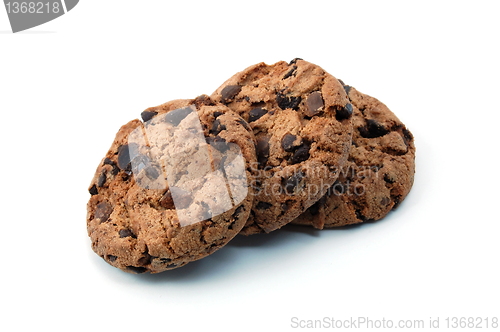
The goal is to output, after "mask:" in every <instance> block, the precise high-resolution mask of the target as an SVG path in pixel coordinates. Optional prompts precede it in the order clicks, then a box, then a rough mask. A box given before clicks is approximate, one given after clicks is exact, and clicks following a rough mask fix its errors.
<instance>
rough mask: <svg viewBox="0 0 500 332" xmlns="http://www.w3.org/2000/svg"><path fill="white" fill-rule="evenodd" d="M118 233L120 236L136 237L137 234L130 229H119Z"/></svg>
mask: <svg viewBox="0 0 500 332" xmlns="http://www.w3.org/2000/svg"><path fill="white" fill-rule="evenodd" d="M118 234H119V235H120V238H124V237H131V238H134V239H137V236H135V234H134V233H133V232H132V231H131V230H130V229H120V231H119V232H118Z"/></svg>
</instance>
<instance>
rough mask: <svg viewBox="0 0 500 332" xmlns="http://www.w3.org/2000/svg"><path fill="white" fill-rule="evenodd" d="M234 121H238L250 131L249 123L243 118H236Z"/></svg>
mask: <svg viewBox="0 0 500 332" xmlns="http://www.w3.org/2000/svg"><path fill="white" fill-rule="evenodd" d="M236 122H238V123H239V124H240V125H242V126H243V128H245V130H246V131H252V128H250V125H249V124H248V123H247V122H246V121H245V120H243V119H238V120H236Z"/></svg>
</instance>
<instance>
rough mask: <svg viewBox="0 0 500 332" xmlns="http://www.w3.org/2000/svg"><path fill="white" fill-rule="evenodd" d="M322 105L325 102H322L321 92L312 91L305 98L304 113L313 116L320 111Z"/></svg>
mask: <svg viewBox="0 0 500 332" xmlns="http://www.w3.org/2000/svg"><path fill="white" fill-rule="evenodd" d="M324 106H325V103H324V102H323V97H322V96H321V92H319V91H314V92H313V93H311V94H310V95H309V96H308V97H307V99H306V108H305V110H304V114H305V115H306V116H309V117H312V116H315V115H316V114H318V113H319V112H320V111H321V109H322V108H323V107H324Z"/></svg>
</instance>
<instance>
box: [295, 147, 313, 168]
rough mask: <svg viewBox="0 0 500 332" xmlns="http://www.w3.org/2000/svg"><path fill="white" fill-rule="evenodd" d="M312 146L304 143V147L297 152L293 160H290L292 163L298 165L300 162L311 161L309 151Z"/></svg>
mask: <svg viewBox="0 0 500 332" xmlns="http://www.w3.org/2000/svg"><path fill="white" fill-rule="evenodd" d="M310 148H311V146H310V145H309V144H308V143H304V144H303V145H302V146H300V147H299V148H298V149H297V151H295V153H294V154H293V156H292V158H290V163H291V164H292V165H293V164H298V163H300V162H303V161H306V160H307V159H309V149H310Z"/></svg>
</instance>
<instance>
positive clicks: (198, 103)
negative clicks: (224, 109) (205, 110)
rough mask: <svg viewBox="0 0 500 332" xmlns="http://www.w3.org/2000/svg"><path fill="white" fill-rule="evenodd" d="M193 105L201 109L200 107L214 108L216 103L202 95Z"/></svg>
mask: <svg viewBox="0 0 500 332" xmlns="http://www.w3.org/2000/svg"><path fill="white" fill-rule="evenodd" d="M193 103H194V104H195V105H196V106H197V108H200V106H214V105H215V103H214V101H213V100H212V99H211V98H210V97H209V96H207V95H200V96H198V97H196V98H195V99H194V100H193Z"/></svg>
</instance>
